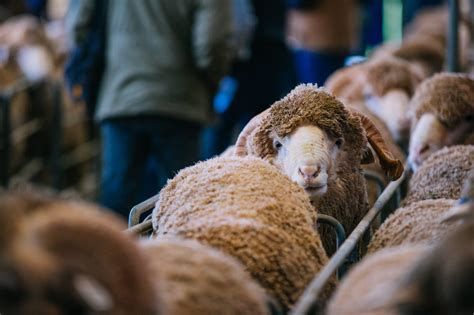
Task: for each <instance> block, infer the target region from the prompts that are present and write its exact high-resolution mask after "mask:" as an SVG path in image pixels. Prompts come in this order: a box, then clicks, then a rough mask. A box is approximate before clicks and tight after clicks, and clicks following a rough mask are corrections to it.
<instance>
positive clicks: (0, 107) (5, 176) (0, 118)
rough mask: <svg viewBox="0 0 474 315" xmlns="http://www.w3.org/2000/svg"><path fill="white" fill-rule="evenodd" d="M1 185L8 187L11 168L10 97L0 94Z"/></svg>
mask: <svg viewBox="0 0 474 315" xmlns="http://www.w3.org/2000/svg"><path fill="white" fill-rule="evenodd" d="M0 128H1V131H0V134H1V137H0V140H1V146H0V185H2V186H4V187H7V186H8V182H9V169H10V160H9V158H10V97H8V96H6V95H0Z"/></svg>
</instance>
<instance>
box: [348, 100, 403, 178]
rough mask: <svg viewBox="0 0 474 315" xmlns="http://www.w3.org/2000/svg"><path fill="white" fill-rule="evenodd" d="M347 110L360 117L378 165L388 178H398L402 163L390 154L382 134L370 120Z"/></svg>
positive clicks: (401, 171) (351, 110)
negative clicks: (377, 159) (378, 162)
mask: <svg viewBox="0 0 474 315" xmlns="http://www.w3.org/2000/svg"><path fill="white" fill-rule="evenodd" d="M349 111H350V113H351V114H353V115H355V116H357V117H359V118H360V121H361V123H362V126H363V127H364V129H365V132H366V134H367V140H368V141H369V143H370V145H371V146H372V148H373V149H374V151H375V153H376V154H377V157H378V158H379V161H380V166H382V169H383V170H384V171H385V173H386V174H387V176H388V177H389V179H390V180H397V179H398V178H400V176H402V173H403V164H402V162H401V161H400V160H397V159H395V158H394V157H393V156H392V153H391V152H390V150H389V149H388V148H387V146H386V144H385V141H384V140H383V138H382V135H381V134H380V132H379V131H378V129H377V128H376V127H375V125H374V124H373V123H372V121H371V120H370V119H369V118H367V117H365V116H364V115H363V114H361V113H359V112H357V111H355V110H353V109H350V110H349Z"/></svg>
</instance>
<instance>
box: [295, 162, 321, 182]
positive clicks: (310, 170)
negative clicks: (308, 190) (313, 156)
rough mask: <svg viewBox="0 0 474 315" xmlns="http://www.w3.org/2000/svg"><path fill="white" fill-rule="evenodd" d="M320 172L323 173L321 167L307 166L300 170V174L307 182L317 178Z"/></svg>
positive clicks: (301, 167)
mask: <svg viewBox="0 0 474 315" xmlns="http://www.w3.org/2000/svg"><path fill="white" fill-rule="evenodd" d="M319 172H321V167H319V166H309V165H305V166H300V167H299V168H298V174H300V176H301V177H303V178H304V179H306V180H310V179H313V178H316V177H317V176H318V175H319Z"/></svg>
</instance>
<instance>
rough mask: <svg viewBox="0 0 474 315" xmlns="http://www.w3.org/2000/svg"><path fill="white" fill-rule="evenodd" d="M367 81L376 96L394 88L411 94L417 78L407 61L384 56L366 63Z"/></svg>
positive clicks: (417, 81)
mask: <svg viewBox="0 0 474 315" xmlns="http://www.w3.org/2000/svg"><path fill="white" fill-rule="evenodd" d="M367 82H368V83H369V84H370V85H371V87H372V89H373V92H374V94H375V95H378V96H383V95H385V94H386V93H387V92H389V91H391V90H394V89H399V90H403V91H405V92H406V93H407V94H408V95H409V96H411V95H412V94H413V93H414V91H415V88H416V85H417V84H418V83H419V79H418V78H417V76H416V75H415V74H414V73H413V71H412V70H411V68H410V64H409V63H408V62H406V61H404V60H401V59H399V58H393V57H392V58H389V57H385V58H378V59H375V60H374V61H372V62H368V63H367Z"/></svg>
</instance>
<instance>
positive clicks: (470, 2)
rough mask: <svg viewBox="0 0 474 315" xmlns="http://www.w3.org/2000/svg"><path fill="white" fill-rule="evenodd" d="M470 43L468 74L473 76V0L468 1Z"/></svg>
mask: <svg viewBox="0 0 474 315" xmlns="http://www.w3.org/2000/svg"><path fill="white" fill-rule="evenodd" d="M469 21H471V23H470V25H469V27H470V33H471V43H470V45H469V73H470V74H471V75H474V0H471V1H469Z"/></svg>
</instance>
